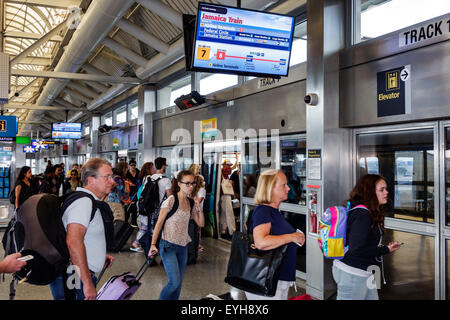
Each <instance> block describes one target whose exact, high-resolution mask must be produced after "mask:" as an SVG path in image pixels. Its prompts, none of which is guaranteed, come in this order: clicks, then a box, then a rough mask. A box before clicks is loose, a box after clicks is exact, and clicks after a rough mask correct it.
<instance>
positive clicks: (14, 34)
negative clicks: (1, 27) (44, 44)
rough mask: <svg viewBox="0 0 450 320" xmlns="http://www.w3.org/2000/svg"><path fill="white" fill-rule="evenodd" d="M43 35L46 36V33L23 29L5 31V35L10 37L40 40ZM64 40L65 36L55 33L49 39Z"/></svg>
mask: <svg viewBox="0 0 450 320" xmlns="http://www.w3.org/2000/svg"><path fill="white" fill-rule="evenodd" d="M43 36H45V34H40V33H31V32H22V31H6V32H5V37H9V38H20V39H32V40H39V39H41V38H42V37H43ZM62 40H63V38H62V37H61V36H58V35H54V36H53V37H51V38H50V39H49V40H48V41H55V42H61V41H62Z"/></svg>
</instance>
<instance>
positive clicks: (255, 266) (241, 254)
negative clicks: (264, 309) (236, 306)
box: [225, 231, 287, 297]
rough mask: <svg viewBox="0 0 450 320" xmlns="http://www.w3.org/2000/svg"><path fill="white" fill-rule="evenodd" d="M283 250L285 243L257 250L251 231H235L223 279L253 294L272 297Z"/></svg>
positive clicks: (284, 249) (285, 247) (285, 248)
mask: <svg viewBox="0 0 450 320" xmlns="http://www.w3.org/2000/svg"><path fill="white" fill-rule="evenodd" d="M286 253H287V244H285V245H283V246H281V247H278V248H275V249H272V250H258V249H256V247H255V245H254V242H253V235H252V234H247V233H244V232H238V231H236V232H234V233H233V238H232V243H231V253H230V260H229V261H228V270H227V276H226V278H225V282H226V283H228V284H229V285H231V286H233V287H235V288H238V289H241V290H244V291H247V292H250V293H253V294H258V295H263V296H267V297H273V296H275V293H276V291H277V283H278V278H279V276H280V266H281V263H282V262H283V259H284V257H285V255H286Z"/></svg>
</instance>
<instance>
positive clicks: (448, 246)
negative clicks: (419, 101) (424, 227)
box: [439, 121, 450, 300]
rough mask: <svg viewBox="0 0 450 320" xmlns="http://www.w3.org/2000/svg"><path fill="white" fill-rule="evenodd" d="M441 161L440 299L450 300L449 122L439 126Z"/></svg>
mask: <svg viewBox="0 0 450 320" xmlns="http://www.w3.org/2000/svg"><path fill="white" fill-rule="evenodd" d="M439 132H440V146H442V148H441V153H440V155H441V157H440V158H441V159H442V162H441V163H440V167H441V172H440V177H441V182H440V183H441V201H440V207H441V210H440V211H441V217H442V218H441V219H440V225H441V228H440V229H441V230H440V234H441V237H440V242H441V252H440V256H441V261H442V263H441V265H440V267H441V268H440V272H441V275H442V280H441V292H440V293H441V299H443V300H444V299H445V300H450V121H445V122H442V123H441V126H440V131H439Z"/></svg>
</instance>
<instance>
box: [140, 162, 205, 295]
mask: <svg viewBox="0 0 450 320" xmlns="http://www.w3.org/2000/svg"><path fill="white" fill-rule="evenodd" d="M194 179H195V178H194V175H193V174H192V173H191V172H190V171H187V170H185V171H181V172H180V173H178V175H177V178H176V179H174V181H173V183H172V195H171V196H170V197H169V198H167V199H166V200H165V201H164V202H163V203H162V205H161V211H160V212H159V216H158V221H157V222H156V226H155V230H154V232H153V237H152V244H151V247H150V251H149V256H154V255H155V254H156V253H158V252H160V254H161V259H162V261H163V264H164V269H165V270H166V273H167V277H168V280H169V281H168V283H167V284H166V286H165V287H164V288H163V289H162V291H161V294H160V296H159V300H178V298H179V296H180V292H181V285H182V282H183V276H184V270H185V269H186V264H187V257H188V252H187V245H188V243H189V242H191V238H190V237H189V233H188V227H189V220H190V219H193V220H194V221H195V223H196V224H197V225H198V226H199V227H203V226H204V223H205V219H204V216H203V214H198V211H197V210H192V209H191V203H190V201H189V199H188V196H189V195H190V194H191V193H192V190H193V188H194V187H195V181H194ZM175 197H177V199H178V208H177V210H176V211H175V212H174V213H173V215H171V216H170V217H169V218H168V219H167V220H166V217H167V215H168V213H169V212H170V211H171V210H172V208H173V206H174V204H175V202H176V201H175ZM191 201H192V200H191ZM160 233H162V235H161V241H160V245H159V251H158V249H157V248H156V243H157V240H158V237H159V234H160Z"/></svg>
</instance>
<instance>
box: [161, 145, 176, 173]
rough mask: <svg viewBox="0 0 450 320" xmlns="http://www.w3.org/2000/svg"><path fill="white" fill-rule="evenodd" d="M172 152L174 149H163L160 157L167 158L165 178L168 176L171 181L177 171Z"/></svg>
mask: <svg viewBox="0 0 450 320" xmlns="http://www.w3.org/2000/svg"><path fill="white" fill-rule="evenodd" d="M172 150H173V148H171V147H168V148H161V151H160V157H163V158H166V164H167V167H166V173H165V174H164V176H166V177H167V178H169V179H172V177H173V173H174V172H175V171H177V170H176V169H175V168H176V167H177V162H176V161H175V160H176V159H175V158H174V157H173V156H172Z"/></svg>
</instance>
